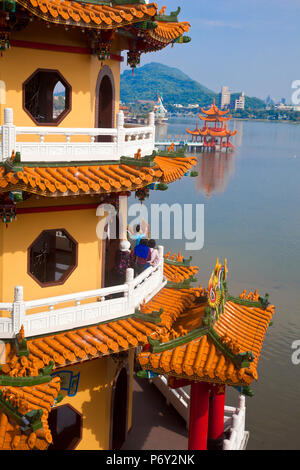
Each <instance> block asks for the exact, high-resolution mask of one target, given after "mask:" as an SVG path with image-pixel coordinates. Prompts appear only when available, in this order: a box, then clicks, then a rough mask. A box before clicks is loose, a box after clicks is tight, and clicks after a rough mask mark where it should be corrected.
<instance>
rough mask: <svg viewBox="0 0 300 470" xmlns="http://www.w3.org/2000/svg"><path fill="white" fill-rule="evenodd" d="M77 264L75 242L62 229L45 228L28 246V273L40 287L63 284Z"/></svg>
mask: <svg viewBox="0 0 300 470" xmlns="http://www.w3.org/2000/svg"><path fill="white" fill-rule="evenodd" d="M76 266H77V243H76V241H75V240H74V238H73V237H71V235H70V234H69V233H68V232H67V231H66V230H64V229H60V230H45V231H44V232H42V233H41V234H40V235H39V236H38V238H37V239H36V240H35V241H34V242H33V244H32V245H31V246H30V248H29V274H30V275H31V276H32V277H33V278H34V279H35V281H37V282H38V284H40V285H41V286H42V287H47V286H50V285H56V284H57V285H59V284H63V283H64V282H65V281H66V279H67V278H68V277H69V276H70V274H71V273H72V272H73V271H74V269H75V268H76Z"/></svg>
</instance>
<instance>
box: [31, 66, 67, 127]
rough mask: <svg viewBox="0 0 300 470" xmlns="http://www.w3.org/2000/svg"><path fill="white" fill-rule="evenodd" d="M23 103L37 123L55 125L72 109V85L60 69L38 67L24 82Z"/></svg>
mask: <svg viewBox="0 0 300 470" xmlns="http://www.w3.org/2000/svg"><path fill="white" fill-rule="evenodd" d="M23 104H24V109H25V111H26V112H27V114H29V116H30V117H31V119H33V121H34V122H35V123H36V124H37V125H44V126H55V125H57V124H59V123H60V122H61V121H62V120H63V119H64V118H65V117H66V115H67V114H68V113H69V112H70V111H71V86H70V85H69V84H68V82H67V81H66V80H65V78H64V77H63V76H62V75H61V73H60V72H59V71H58V70H47V69H38V70H36V71H35V72H34V73H33V74H32V75H31V76H30V77H29V78H28V79H27V80H26V81H25V83H24V84H23Z"/></svg>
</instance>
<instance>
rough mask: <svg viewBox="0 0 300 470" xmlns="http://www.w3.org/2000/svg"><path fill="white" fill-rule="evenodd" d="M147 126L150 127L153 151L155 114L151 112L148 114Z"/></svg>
mask: <svg viewBox="0 0 300 470" xmlns="http://www.w3.org/2000/svg"><path fill="white" fill-rule="evenodd" d="M148 124H149V126H150V127H152V135H151V139H152V144H153V149H154V147H155V114H154V112H153V111H152V113H149V116H148Z"/></svg>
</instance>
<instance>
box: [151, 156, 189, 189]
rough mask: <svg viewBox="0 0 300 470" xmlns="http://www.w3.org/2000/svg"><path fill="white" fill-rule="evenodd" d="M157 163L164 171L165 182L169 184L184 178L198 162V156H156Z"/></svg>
mask: <svg viewBox="0 0 300 470" xmlns="http://www.w3.org/2000/svg"><path fill="white" fill-rule="evenodd" d="M155 163H156V164H157V165H158V167H159V168H160V169H161V170H162V171H163V175H164V176H163V182H164V183H167V184H168V183H173V182H174V181H176V180H178V179H180V178H182V176H183V175H184V174H185V173H186V172H187V171H188V170H190V169H191V167H192V166H195V165H196V164H197V158H195V157H189V158H188V157H185V158H170V157H160V156H158V157H156V158H155Z"/></svg>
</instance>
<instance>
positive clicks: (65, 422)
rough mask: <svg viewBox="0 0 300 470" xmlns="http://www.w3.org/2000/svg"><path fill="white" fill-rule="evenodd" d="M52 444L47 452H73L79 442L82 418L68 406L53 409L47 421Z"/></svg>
mask: <svg viewBox="0 0 300 470" xmlns="http://www.w3.org/2000/svg"><path fill="white" fill-rule="evenodd" d="M48 423H49V427H50V430H51V434H52V439H53V442H52V444H51V445H50V446H49V448H48V450H73V449H75V448H76V447H77V445H78V444H79V442H80V441H81V435H82V416H81V414H80V413H78V411H76V410H75V409H74V408H73V407H72V406H70V405H63V406H59V407H58V408H54V409H53V410H52V411H51V413H50V415H49V419H48Z"/></svg>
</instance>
